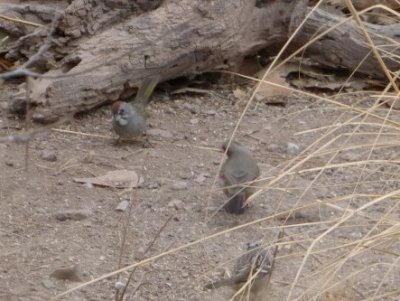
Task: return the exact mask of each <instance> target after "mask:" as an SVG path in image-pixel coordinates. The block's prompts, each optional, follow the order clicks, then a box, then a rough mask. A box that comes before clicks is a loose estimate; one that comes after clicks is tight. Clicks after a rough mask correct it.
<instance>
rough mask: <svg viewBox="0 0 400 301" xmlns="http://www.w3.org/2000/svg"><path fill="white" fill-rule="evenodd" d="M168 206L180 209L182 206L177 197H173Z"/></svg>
mask: <svg viewBox="0 0 400 301" xmlns="http://www.w3.org/2000/svg"><path fill="white" fill-rule="evenodd" d="M168 207H172V208H175V210H180V209H182V208H183V202H182V201H181V200H178V199H173V200H171V201H170V202H169V203H168Z"/></svg>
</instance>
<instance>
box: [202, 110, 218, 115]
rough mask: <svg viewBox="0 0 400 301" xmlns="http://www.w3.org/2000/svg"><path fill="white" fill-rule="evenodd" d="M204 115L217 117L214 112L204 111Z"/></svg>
mask: <svg viewBox="0 0 400 301" xmlns="http://www.w3.org/2000/svg"><path fill="white" fill-rule="evenodd" d="M204 114H206V115H208V116H215V115H217V112H216V111H215V110H208V111H205V112H204Z"/></svg>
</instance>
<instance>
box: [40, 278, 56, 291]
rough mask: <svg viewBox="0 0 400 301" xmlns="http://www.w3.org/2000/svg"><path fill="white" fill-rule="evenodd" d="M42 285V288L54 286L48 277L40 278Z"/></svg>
mask: <svg viewBox="0 0 400 301" xmlns="http://www.w3.org/2000/svg"><path fill="white" fill-rule="evenodd" d="M42 285H43V287H44V288H47V289H53V288H54V283H53V281H51V280H49V279H44V280H42Z"/></svg>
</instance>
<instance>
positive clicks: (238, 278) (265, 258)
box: [205, 242, 271, 293]
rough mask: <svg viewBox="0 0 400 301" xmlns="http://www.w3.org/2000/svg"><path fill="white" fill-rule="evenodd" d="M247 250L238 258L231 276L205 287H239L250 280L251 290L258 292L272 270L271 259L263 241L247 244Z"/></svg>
mask: <svg viewBox="0 0 400 301" xmlns="http://www.w3.org/2000/svg"><path fill="white" fill-rule="evenodd" d="M246 246H247V251H246V253H244V254H243V255H242V256H240V257H239V258H238V260H237V261H236V264H235V266H234V268H233V271H232V276H231V277H229V278H225V279H221V280H217V281H215V282H212V283H210V284H208V285H206V287H205V288H208V289H211V288H219V287H221V286H231V287H234V288H238V287H240V286H241V285H243V284H244V283H246V282H247V281H249V280H250V284H249V285H250V290H251V291H252V292H254V293H257V292H258V291H260V290H261V289H262V287H263V286H264V283H265V280H266V279H267V278H266V276H267V275H268V274H269V273H270V272H271V260H270V258H269V254H268V251H267V250H266V249H265V248H264V247H263V246H262V245H261V243H255V242H250V243H247V244H246Z"/></svg>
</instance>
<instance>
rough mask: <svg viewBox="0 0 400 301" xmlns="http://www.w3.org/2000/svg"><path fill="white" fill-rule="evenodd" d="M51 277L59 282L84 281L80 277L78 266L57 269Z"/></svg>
mask: <svg viewBox="0 0 400 301" xmlns="http://www.w3.org/2000/svg"><path fill="white" fill-rule="evenodd" d="M50 277H51V278H55V279H58V280H69V281H76V282H81V281H82V280H81V278H80V277H79V275H78V268H77V267H76V266H73V267H68V268H61V269H57V270H55V271H54V272H53V273H51V274H50Z"/></svg>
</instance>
